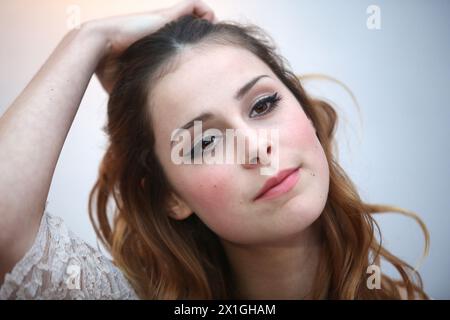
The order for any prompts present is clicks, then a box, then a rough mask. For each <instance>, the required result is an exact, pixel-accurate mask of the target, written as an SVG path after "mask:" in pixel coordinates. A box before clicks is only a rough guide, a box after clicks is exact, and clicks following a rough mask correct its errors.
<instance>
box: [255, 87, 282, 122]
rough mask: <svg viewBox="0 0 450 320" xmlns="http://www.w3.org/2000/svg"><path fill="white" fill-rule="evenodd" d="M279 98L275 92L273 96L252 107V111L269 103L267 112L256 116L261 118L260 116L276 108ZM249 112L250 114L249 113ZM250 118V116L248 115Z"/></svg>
mask: <svg viewBox="0 0 450 320" xmlns="http://www.w3.org/2000/svg"><path fill="white" fill-rule="evenodd" d="M280 100H281V96H280V95H279V94H278V92H275V93H274V94H273V95H271V96H268V97H265V98H262V99H261V100H259V101H257V102H256V103H255V105H254V106H253V108H252V110H251V111H253V110H255V108H257V107H259V106H262V105H265V104H266V103H270V106H269V108H268V111H265V112H264V113H262V114H260V115H258V117H261V115H265V114H267V113H269V112H272V111H273V110H274V109H275V108H276V107H278V102H280ZM251 111H250V113H251ZM249 116H250V114H249Z"/></svg>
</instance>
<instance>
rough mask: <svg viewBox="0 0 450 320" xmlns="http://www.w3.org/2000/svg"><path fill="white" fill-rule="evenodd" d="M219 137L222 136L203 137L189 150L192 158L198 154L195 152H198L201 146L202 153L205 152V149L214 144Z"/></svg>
mask: <svg viewBox="0 0 450 320" xmlns="http://www.w3.org/2000/svg"><path fill="white" fill-rule="evenodd" d="M218 138H220V137H218V136H208V137H206V138H203V139H202V140H201V141H199V142H198V143H197V144H196V145H195V146H194V147H193V148H192V149H191V151H190V152H189V156H190V157H191V159H193V158H194V157H195V156H196V154H195V153H196V150H197V149H199V148H201V153H202V154H203V152H204V151H205V149H206V148H208V147H209V146H210V145H212V144H213V143H214V142H215V141H216V139H218ZM199 151H200V150H199Z"/></svg>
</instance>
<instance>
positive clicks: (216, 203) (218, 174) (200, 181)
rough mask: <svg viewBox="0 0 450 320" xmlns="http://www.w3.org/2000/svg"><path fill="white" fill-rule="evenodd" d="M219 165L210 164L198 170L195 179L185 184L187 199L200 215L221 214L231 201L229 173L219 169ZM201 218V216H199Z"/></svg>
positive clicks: (211, 215)
mask: <svg viewBox="0 0 450 320" xmlns="http://www.w3.org/2000/svg"><path fill="white" fill-rule="evenodd" d="M221 169H222V168H221V166H220V165H211V166H209V168H207V167H204V168H200V170H198V172H197V174H196V175H195V179H191V183H190V185H189V186H187V188H186V191H187V199H189V200H190V202H191V203H192V205H193V206H194V208H193V209H194V211H198V214H199V215H200V216H205V219H209V217H211V218H213V219H214V216H215V215H219V214H220V215H223V212H224V211H226V208H227V205H229V204H230V202H232V200H231V198H232V195H231V193H232V190H233V185H232V182H231V179H230V174H227V173H226V170H221ZM201 218H202V217H201Z"/></svg>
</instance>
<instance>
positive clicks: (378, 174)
mask: <svg viewBox="0 0 450 320" xmlns="http://www.w3.org/2000/svg"><path fill="white" fill-rule="evenodd" d="M175 2H176V1H175ZM206 2H207V3H208V4H210V5H211V6H212V7H213V9H214V10H215V12H216V14H217V15H218V16H219V18H221V19H234V20H238V21H241V22H252V23H255V24H257V25H259V26H261V27H262V28H264V29H265V30H267V31H268V32H269V34H270V35H271V36H272V37H273V38H274V39H275V41H276V43H277V44H278V46H279V48H280V52H281V53H282V54H283V55H284V56H285V57H286V58H287V60H288V61H289V62H290V64H291V66H292V68H293V69H294V70H295V71H296V72H298V73H299V74H305V73H324V74H327V75H329V76H331V77H334V78H337V79H339V80H341V81H343V82H344V83H345V84H346V85H348V86H349V87H350V89H351V90H352V91H353V93H354V94H355V95H356V98H357V99H358V102H359V105H360V107H361V110H360V112H361V114H360V115H361V120H362V121H359V120H358V119H359V118H358V117H359V115H358V111H357V108H356V107H355V105H354V104H353V103H352V100H351V99H350V97H349V95H348V94H347V93H346V92H345V91H344V90H343V89H342V88H340V87H338V86H337V85H335V84H333V83H331V82H324V83H320V82H317V81H314V82H310V83H309V84H308V85H307V88H308V89H309V90H310V91H311V93H313V94H314V95H321V96H324V97H326V98H327V99H330V100H332V101H334V102H335V103H336V104H337V109H338V112H339V113H340V116H341V119H342V122H341V123H340V124H339V131H338V136H339V150H340V159H341V160H342V165H343V166H344V168H345V169H346V171H347V172H348V174H349V175H350V176H351V178H352V179H353V181H354V182H355V183H356V185H357V186H358V188H359V190H360V193H361V196H362V198H363V199H364V200H366V201H368V202H371V203H384V204H393V205H396V206H399V207H403V208H406V209H409V210H412V211H415V212H417V213H418V214H419V215H420V216H421V217H422V219H423V220H424V221H425V223H426V225H427V226H428V228H429V230H430V233H431V250H430V255H429V257H428V258H427V259H426V261H425V263H424V264H423V265H422V267H421V268H420V272H421V274H422V277H423V279H424V283H425V289H426V291H427V292H428V293H429V294H430V295H431V296H433V297H434V298H444V299H448V298H450V278H449V269H450V257H449V254H448V243H449V240H450V236H449V233H448V230H449V226H450V215H449V213H450V210H449V209H450V200H449V197H448V191H449V190H450V168H449V163H448V162H449V161H448V158H449V154H450V152H449V151H450V150H449V149H450V148H449V145H450V144H449V142H448V138H449V137H450V134H449V133H450V126H449V124H448V122H449V120H450V106H449V100H450V90H449V89H450V86H449V85H450V44H449V39H450V18H449V17H450V1H446V0H441V1H439V0H433V1H425V0H421V1H417V0H416V1H412V0H408V1H406V0H403V1H401V0H396V1H393V0H390V1H364V0H352V1H348V0H346V1H293V0H290V1H288V0H285V1H269V0H266V1H256V0H253V1H242V0H227V1H214V0H209V1H208V0H206ZM172 3H174V1H149V0H142V1H137V0H135V1H133V0H127V1H118V0H117V1H113V0H96V1H87V0H78V1H77V0H61V1H54V0H40V1H32V0H14V1H13V0H3V1H1V3H0V40H1V49H0V88H1V89H0V90H1V91H0V93H1V94H0V114H2V113H3V112H4V111H5V110H6V108H7V107H8V106H9V105H10V103H11V102H12V101H13V100H14V98H15V97H16V96H17V95H18V94H19V93H20V92H21V90H22V89H23V88H24V87H25V85H26V84H27V83H28V81H29V80H30V79H31V77H32V76H33V75H34V74H35V72H36V71H37V70H38V69H39V67H40V66H41V65H42V64H43V62H44V61H45V60H46V58H47V57H48V55H49V54H50V53H51V51H52V50H53V49H54V47H55V46H56V45H57V43H58V42H59V41H60V39H61V38H62V37H63V35H64V34H65V33H66V32H67V31H68V28H67V18H68V14H67V12H66V10H67V8H68V6H69V5H78V6H79V7H80V9H81V11H80V12H81V20H82V21H86V20H90V19H93V18H99V17H103V16H110V15H115V14H122V13H129V12H136V11H141V10H152V9H156V8H161V7H165V6H168V5H171V4H172ZM369 5H377V6H379V8H380V9H381V29H380V30H369V29H368V28H367V26H366V21H367V19H368V17H369V14H368V13H366V10H367V7H368V6H369ZM74 72H76V70H74ZM106 101H107V96H106V94H105V93H104V92H103V91H102V89H101V87H100V85H99V83H98V81H97V79H95V78H93V79H92V81H91V83H90V85H89V87H88V89H87V91H86V94H85V96H84V98H83V101H82V104H81V106H80V109H79V111H78V113H77V116H76V118H75V121H74V123H73V125H72V127H71V130H70V132H69V135H68V137H67V140H66V142H65V145H64V148H63V150H62V153H61V156H60V159H59V162H58V165H57V168H56V171H55V175H54V177H53V182H52V185H51V189H50V194H49V197H48V201H49V203H48V207H47V209H48V210H49V211H50V212H52V213H53V214H56V215H59V216H61V217H63V218H64V219H65V221H66V222H67V224H68V225H69V227H70V228H71V229H72V230H74V231H75V232H76V233H77V234H78V235H80V236H81V237H82V238H83V239H85V240H86V241H88V242H89V243H90V244H92V245H94V246H96V239H95V234H94V232H93V229H92V227H91V225H90V223H89V220H88V215H87V199H88V193H89V191H90V189H91V187H92V185H93V183H94V181H95V179H96V174H97V167H98V164H99V161H100V159H101V156H102V153H103V147H104V145H105V136H104V134H103V133H102V131H101V127H102V126H103V124H104V121H105V110H106ZM55 112H58V110H55ZM50 125H51V124H49V126H50ZM377 220H378V221H379V222H380V225H381V228H382V231H383V233H384V237H385V241H384V243H385V244H386V246H387V247H388V248H389V249H390V250H392V251H393V252H394V253H395V254H397V255H399V256H400V257H401V258H404V259H406V260H407V261H408V262H410V263H411V264H415V263H416V262H417V261H418V258H419V257H420V255H421V253H422V249H423V236H422V234H421V232H420V229H419V227H418V226H417V225H416V224H415V223H414V222H413V221H412V220H410V219H407V218H404V217H402V216H400V215H398V214H389V215H383V216H382V217H378V218H377Z"/></svg>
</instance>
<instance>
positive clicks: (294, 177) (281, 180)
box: [253, 167, 300, 201]
mask: <svg viewBox="0 0 450 320" xmlns="http://www.w3.org/2000/svg"><path fill="white" fill-rule="evenodd" d="M299 175H300V167H297V168H293V169H286V170H283V171H281V172H280V173H279V174H278V175H277V176H276V177H273V178H271V179H269V180H268V181H267V182H266V183H265V184H264V187H263V188H262V189H261V190H260V191H259V193H258V195H257V196H256V197H255V198H254V199H253V201H256V200H259V199H272V198H275V197H277V196H279V195H281V194H284V193H286V192H288V191H290V190H291V189H292V188H294V187H295V185H296V184H297V181H298V179H299Z"/></svg>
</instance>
